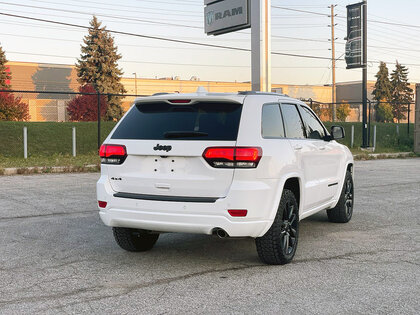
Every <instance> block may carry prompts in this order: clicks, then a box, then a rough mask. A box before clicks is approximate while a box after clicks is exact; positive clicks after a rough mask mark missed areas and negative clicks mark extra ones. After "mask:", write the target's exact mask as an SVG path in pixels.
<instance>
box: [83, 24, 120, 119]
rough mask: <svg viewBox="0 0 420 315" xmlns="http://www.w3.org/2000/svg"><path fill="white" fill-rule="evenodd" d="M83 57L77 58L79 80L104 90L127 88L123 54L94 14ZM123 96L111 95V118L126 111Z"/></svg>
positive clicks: (85, 41) (115, 117)
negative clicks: (124, 83) (121, 64)
mask: <svg viewBox="0 0 420 315" xmlns="http://www.w3.org/2000/svg"><path fill="white" fill-rule="evenodd" d="M83 42H84V45H82V46H81V52H82V53H81V57H80V59H78V60H77V64H76V69H77V76H78V81H79V83H81V84H91V85H93V86H94V87H95V89H96V90H97V91H99V92H100V93H113V94H122V93H125V92H126V90H125V89H124V86H123V85H122V84H121V82H120V80H121V75H122V70H121V69H120V68H118V64H117V62H118V60H120V59H121V55H120V54H118V52H117V47H116V46H115V44H114V38H113V37H112V36H111V35H110V34H109V32H108V31H107V30H106V27H101V23H100V22H99V21H98V20H97V18H96V16H93V18H92V20H91V21H90V28H89V34H88V35H86V36H85V38H84V39H83ZM121 99H122V97H121V96H108V99H107V103H108V109H107V112H106V116H105V117H106V119H107V120H115V119H117V120H118V119H120V118H121V117H122V115H123V110H122V108H121V105H120V104H121Z"/></svg>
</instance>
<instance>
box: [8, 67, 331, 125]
mask: <svg viewBox="0 0 420 315" xmlns="http://www.w3.org/2000/svg"><path fill="white" fill-rule="evenodd" d="M7 65H8V66H9V67H10V71H11V73H12V80H11V85H12V89H14V90H26V91H34V90H36V91H60V92H77V91H78V89H79V86H80V85H79V83H78V82H77V73H76V70H75V67H74V66H72V65H58V64H41V63H30V62H9V63H8V64H7ZM121 82H122V84H123V85H124V87H125V89H126V90H127V93H128V94H136V91H137V95H145V96H146V95H153V94H155V93H160V92H166V93H193V92H195V91H197V88H198V87H204V88H205V89H206V90H207V91H209V92H219V93H223V92H234V93H236V92H239V91H249V90H251V83H250V82H219V81H199V80H179V79H177V78H175V79H172V78H165V79H144V78H138V79H137V80H135V79H134V78H122V80H121ZM272 87H273V91H274V90H278V91H281V92H282V93H284V94H287V95H289V96H291V97H294V98H299V99H309V98H311V99H313V100H317V101H319V102H325V103H329V102H331V87H328V86H316V85H287V84H273V86H272ZM18 96H20V97H22V100H23V101H24V102H26V103H28V104H29V111H30V115H31V120H32V121H51V120H52V121H62V120H65V119H66V115H63V108H65V103H66V102H67V101H68V100H70V99H71V98H72V95H69V94H65V93H64V94H45V93H18ZM133 100H134V97H126V98H124V100H123V102H122V107H123V109H124V110H125V111H126V110H128V108H129V107H130V106H131V104H132V102H133Z"/></svg>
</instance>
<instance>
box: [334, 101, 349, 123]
mask: <svg viewBox="0 0 420 315" xmlns="http://www.w3.org/2000/svg"><path fill="white" fill-rule="evenodd" d="M336 114H337V119H338V121H346V118H347V116H348V115H350V104H348V103H342V104H340V105H338V106H337V109H336Z"/></svg>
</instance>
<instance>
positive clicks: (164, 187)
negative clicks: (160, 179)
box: [155, 183, 171, 189]
mask: <svg viewBox="0 0 420 315" xmlns="http://www.w3.org/2000/svg"><path fill="white" fill-rule="evenodd" d="M155 187H156V188H159V189H171V185H170V184H163V183H156V184H155Z"/></svg>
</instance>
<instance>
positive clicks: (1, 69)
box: [0, 46, 11, 90]
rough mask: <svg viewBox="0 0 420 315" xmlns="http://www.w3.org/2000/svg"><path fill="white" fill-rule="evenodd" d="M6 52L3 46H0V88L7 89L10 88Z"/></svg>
mask: <svg viewBox="0 0 420 315" xmlns="http://www.w3.org/2000/svg"><path fill="white" fill-rule="evenodd" d="M6 63H7V59H6V54H5V52H4V50H3V48H2V47H1V46H0V89H2V90H8V89H10V83H9V82H10V80H11V75H10V72H9V71H8V70H7V68H6Z"/></svg>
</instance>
